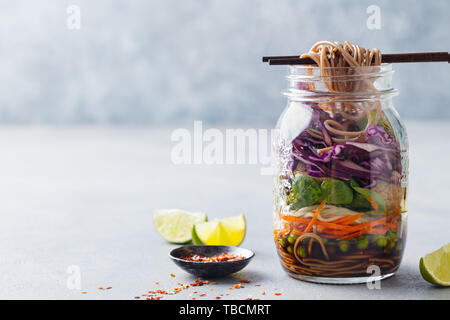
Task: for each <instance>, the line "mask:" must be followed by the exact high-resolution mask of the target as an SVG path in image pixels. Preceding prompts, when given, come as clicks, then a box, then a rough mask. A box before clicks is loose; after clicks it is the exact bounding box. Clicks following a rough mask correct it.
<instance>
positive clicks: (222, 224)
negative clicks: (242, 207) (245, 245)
mask: <svg viewBox="0 0 450 320" xmlns="http://www.w3.org/2000/svg"><path fill="white" fill-rule="evenodd" d="M245 230H246V224H245V217H244V215H243V214H241V215H239V216H236V217H230V218H225V219H222V220H214V221H211V222H204V223H196V224H194V227H193V228H192V241H193V242H194V244H206V245H223V246H238V245H240V244H241V243H242V241H243V240H244V238H245Z"/></svg>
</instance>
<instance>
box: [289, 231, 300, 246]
mask: <svg viewBox="0 0 450 320" xmlns="http://www.w3.org/2000/svg"><path fill="white" fill-rule="evenodd" d="M297 238H298V235H296V234H294V233H291V234H289V237H288V238H287V241H288V242H289V243H290V244H294V243H295V240H297Z"/></svg>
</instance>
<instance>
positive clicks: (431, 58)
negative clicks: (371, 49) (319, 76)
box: [262, 52, 450, 65]
mask: <svg viewBox="0 0 450 320" xmlns="http://www.w3.org/2000/svg"><path fill="white" fill-rule="evenodd" d="M262 61H263V62H268V63H269V64H270V65H295V64H316V63H315V62H314V60H312V59H309V58H303V59H302V58H300V57H299V56H269V57H263V58H262ZM381 62H383V63H403V62H448V63H450V54H449V53H448V52H414V53H394V54H382V55H381Z"/></svg>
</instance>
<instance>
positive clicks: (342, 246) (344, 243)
mask: <svg viewBox="0 0 450 320" xmlns="http://www.w3.org/2000/svg"><path fill="white" fill-rule="evenodd" d="M338 247H339V249H340V250H341V251H342V252H347V251H348V249H349V248H350V243H349V242H348V241H347V240H342V241H339V242H338Z"/></svg>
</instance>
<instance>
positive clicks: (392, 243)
mask: <svg viewBox="0 0 450 320" xmlns="http://www.w3.org/2000/svg"><path fill="white" fill-rule="evenodd" d="M396 243H397V241H396V240H392V239H389V241H388V244H387V248H388V249H389V250H392V249H393V248H394V247H395V244H396Z"/></svg>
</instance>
